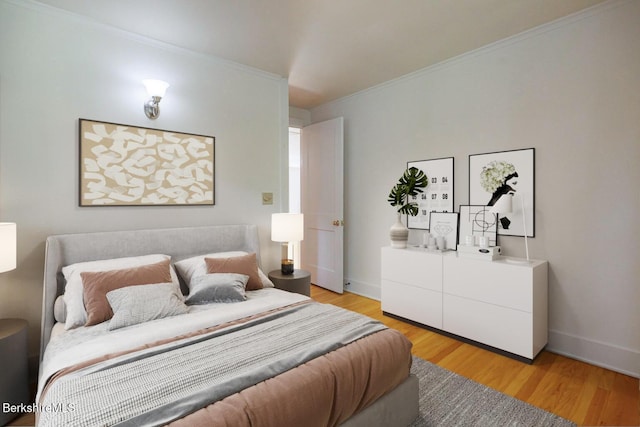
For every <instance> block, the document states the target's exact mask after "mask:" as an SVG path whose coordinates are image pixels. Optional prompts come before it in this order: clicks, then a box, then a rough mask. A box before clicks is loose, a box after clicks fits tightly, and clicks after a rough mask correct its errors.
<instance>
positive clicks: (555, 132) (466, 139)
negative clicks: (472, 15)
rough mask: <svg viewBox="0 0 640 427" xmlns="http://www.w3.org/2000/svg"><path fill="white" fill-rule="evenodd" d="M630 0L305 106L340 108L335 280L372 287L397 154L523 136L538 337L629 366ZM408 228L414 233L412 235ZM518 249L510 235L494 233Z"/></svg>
mask: <svg viewBox="0 0 640 427" xmlns="http://www.w3.org/2000/svg"><path fill="white" fill-rule="evenodd" d="M639 23H640V2H638V1H633V0H632V1H621V2H620V1H616V2H610V3H605V4H603V5H601V6H599V7H596V8H593V9H590V10H588V11H586V12H584V13H581V14H578V15H575V16H573V17H570V18H567V19H564V20H562V21H558V22H556V23H552V24H550V25H546V26H544V27H540V28H538V29H535V30H533V31H529V32H527V33H525V34H521V35H519V36H516V37H513V38H510V39H507V40H504V41H501V42H499V43H496V44H493V45H491V46H487V47H485V48H482V49H480V50H477V51H474V52H471V53H468V54H465V55H462V56H461V57H458V58H455V59H453V60H451V61H448V62H445V63H442V64H439V65H436V66H433V67H430V68H428V69H425V70H422V71H420V72H417V73H414V74H412V75H409V76H406V77H404V78H401V79H398V80H395V81H391V82H388V83H387V84H383V85H381V86H378V87H375V88H372V89H370V90H366V91H364V92H361V93H358V94H356V95H354V96H350V97H347V98H344V99H341V100H339V101H337V102H333V103H329V104H326V105H322V106H320V107H317V108H315V109H313V110H312V111H311V116H312V117H311V118H312V121H313V122H319V121H323V120H327V119H330V118H333V117H338V116H343V117H344V119H345V186H346V188H345V218H346V221H345V223H346V224H347V225H346V227H345V247H346V252H345V258H346V268H345V275H346V276H347V277H346V280H348V281H349V282H351V287H352V289H353V290H355V291H356V292H360V293H364V294H367V295H369V296H372V297H379V294H380V289H379V286H380V262H379V260H380V247H381V246H385V245H388V230H389V227H390V226H391V224H392V223H393V221H394V218H395V214H394V211H393V209H392V208H391V207H390V206H389V205H388V204H387V202H386V199H387V194H388V193H389V190H390V189H391V187H392V186H393V185H394V183H395V182H396V181H397V179H398V177H399V176H400V174H401V173H402V171H403V170H404V168H405V167H406V162H407V161H410V160H424V159H432V158H440V157H449V156H453V157H455V206H456V207H458V206H459V205H460V204H466V203H468V179H469V177H468V155H469V154H478V153H486V152H493V151H502V150H510V149H518V148H530V147H535V149H536V153H535V154H536V159H535V162H536V195H535V196H536V218H535V220H536V236H535V238H534V239H530V241H529V246H530V251H531V256H532V258H539V259H546V260H548V261H549V263H550V270H549V291H550V293H549V310H550V314H549V325H550V342H549V348H550V349H551V350H554V351H557V352H560V353H565V354H569V355H572V356H573V357H576V358H580V359H585V360H588V361H591V362H594V363H597V364H600V365H603V366H608V367H611V368H613V369H616V370H619V371H622V372H627V373H630V374H632V375H634V376H640V333H638V325H640V310H638V302H639V301H640V280H639V277H640V264H639V263H638V254H639V241H640V240H639V238H638V236H640V225H639V224H640V221H638V212H640V191H638V182H640V167H639V162H640V48H639V46H640V25H639ZM413 238H414V239H415V238H416V236H414V237H413ZM500 244H501V245H502V246H503V248H504V249H505V251H506V253H507V254H509V255H513V256H524V243H523V240H522V238H516V237H505V238H500Z"/></svg>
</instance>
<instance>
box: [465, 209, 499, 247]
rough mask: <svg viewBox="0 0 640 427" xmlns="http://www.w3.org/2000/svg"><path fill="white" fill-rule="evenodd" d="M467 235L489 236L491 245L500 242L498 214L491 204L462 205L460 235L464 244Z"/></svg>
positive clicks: (475, 237)
mask: <svg viewBox="0 0 640 427" xmlns="http://www.w3.org/2000/svg"><path fill="white" fill-rule="evenodd" d="M467 236H474V239H477V237H478V236H487V237H489V246H497V244H498V214H495V213H492V212H491V207H490V206H484V205H473V206H470V205H460V237H459V242H458V243H460V244H463V242H464V241H465V238H466V237H467Z"/></svg>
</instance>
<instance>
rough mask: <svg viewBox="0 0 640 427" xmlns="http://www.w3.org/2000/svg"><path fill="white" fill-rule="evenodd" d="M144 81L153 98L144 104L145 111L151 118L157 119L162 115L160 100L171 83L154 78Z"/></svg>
mask: <svg viewBox="0 0 640 427" xmlns="http://www.w3.org/2000/svg"><path fill="white" fill-rule="evenodd" d="M142 83H143V84H144V86H145V87H146V88H147V93H148V94H149V96H150V97H151V99H149V100H148V101H147V102H146V103H145V104H144V113H145V114H146V115H147V117H149V118H150V119H152V120H155V119H157V118H158V116H159V115H160V105H159V104H160V100H161V99H162V97H163V96H164V94H165V92H166V91H167V88H168V87H169V83H167V82H163V81H162V80H153V79H146V80H143V81H142Z"/></svg>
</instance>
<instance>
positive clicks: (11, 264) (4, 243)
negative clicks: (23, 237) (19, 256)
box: [0, 222, 16, 272]
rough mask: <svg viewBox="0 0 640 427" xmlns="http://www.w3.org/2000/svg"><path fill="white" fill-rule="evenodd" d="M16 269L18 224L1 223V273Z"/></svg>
mask: <svg viewBox="0 0 640 427" xmlns="http://www.w3.org/2000/svg"><path fill="white" fill-rule="evenodd" d="M15 268H16V224H15V223H13V222H0V272H4V271H9V270H13V269H15Z"/></svg>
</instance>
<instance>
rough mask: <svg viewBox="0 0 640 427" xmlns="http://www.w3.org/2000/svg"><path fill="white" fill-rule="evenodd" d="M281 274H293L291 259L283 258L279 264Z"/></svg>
mask: <svg viewBox="0 0 640 427" xmlns="http://www.w3.org/2000/svg"><path fill="white" fill-rule="evenodd" d="M280 271H281V272H282V274H293V260H292V259H283V260H282V262H281V265H280Z"/></svg>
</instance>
